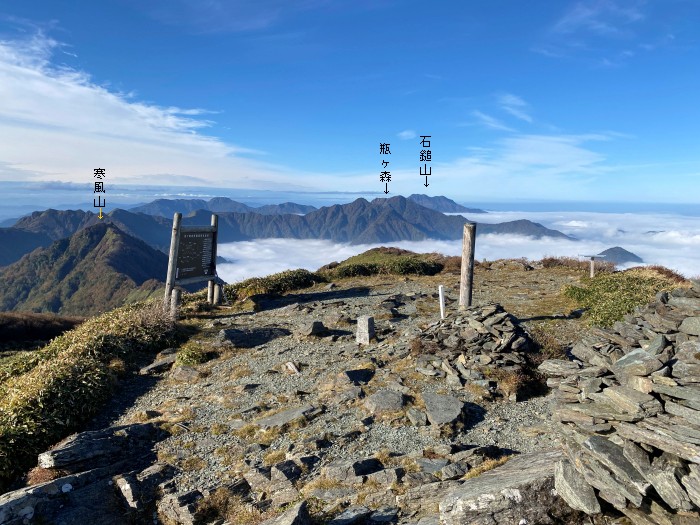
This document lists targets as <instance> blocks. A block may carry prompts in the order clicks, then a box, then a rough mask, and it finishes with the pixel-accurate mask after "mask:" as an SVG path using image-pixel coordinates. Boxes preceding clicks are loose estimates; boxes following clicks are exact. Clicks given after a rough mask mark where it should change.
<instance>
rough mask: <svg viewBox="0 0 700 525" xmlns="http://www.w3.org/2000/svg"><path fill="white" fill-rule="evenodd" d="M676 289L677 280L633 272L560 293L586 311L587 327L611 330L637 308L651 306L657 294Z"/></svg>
mask: <svg viewBox="0 0 700 525" xmlns="http://www.w3.org/2000/svg"><path fill="white" fill-rule="evenodd" d="M678 286H679V283H678V281H677V280H675V279H672V278H670V277H668V276H666V275H664V274H663V273H661V272H658V271H656V270H654V269H650V268H635V269H631V270H626V271H624V272H615V273H604V274H599V275H596V276H595V277H594V278H593V279H590V278H585V279H583V284H582V285H581V286H572V285H570V286H566V287H565V288H564V290H563V292H564V295H565V296H567V297H569V298H571V299H573V300H574V301H576V302H577V303H578V304H579V306H581V307H583V308H586V317H587V319H588V321H589V322H590V323H591V324H594V325H597V326H611V325H612V324H613V323H614V322H615V321H620V320H621V319H622V318H623V317H624V315H625V314H627V313H629V312H631V311H632V310H634V308H636V307H637V306H642V305H645V304H647V303H649V302H651V301H652V300H653V299H654V296H655V295H656V294H657V293H658V292H660V291H661V290H669V289H673V288H677V287H678Z"/></svg>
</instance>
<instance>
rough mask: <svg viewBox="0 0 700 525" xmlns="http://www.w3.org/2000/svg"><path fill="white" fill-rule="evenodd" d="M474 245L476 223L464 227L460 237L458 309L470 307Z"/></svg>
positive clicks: (469, 223)
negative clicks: (460, 270)
mask: <svg viewBox="0 0 700 525" xmlns="http://www.w3.org/2000/svg"><path fill="white" fill-rule="evenodd" d="M475 243H476V223H475V222H468V223H467V224H465V225H464V236H463V237H462V273H461V275H460V280H459V309H460V310H464V309H465V308H466V307H468V306H471V305H472V285H473V284H474V245H475Z"/></svg>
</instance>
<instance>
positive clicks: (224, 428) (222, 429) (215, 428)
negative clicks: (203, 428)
mask: <svg viewBox="0 0 700 525" xmlns="http://www.w3.org/2000/svg"><path fill="white" fill-rule="evenodd" d="M209 431H210V432H211V433H212V435H214V436H220V435H222V434H226V433H228V431H229V426H228V425H225V424H223V423H214V424H213V425H212V426H211V428H210V429H209Z"/></svg>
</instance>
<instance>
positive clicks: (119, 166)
mask: <svg viewBox="0 0 700 525" xmlns="http://www.w3.org/2000/svg"><path fill="white" fill-rule="evenodd" d="M62 47H63V45H62V44H61V43H60V42H57V41H56V40H54V39H52V38H50V37H48V36H46V35H45V34H44V33H43V32H42V31H40V30H38V31H33V32H31V33H27V34H25V36H24V38H22V39H18V40H0V100H1V101H2V104H0V136H2V137H3V140H2V141H0V159H1V160H2V164H0V177H1V178H2V179H4V180H17V179H18V178H20V179H23V180H56V179H61V180H65V181H73V182H78V181H81V180H82V179H83V178H84V177H86V174H89V173H91V172H92V169H93V168H94V167H95V166H100V167H105V168H106V169H107V170H108V173H111V174H113V176H115V177H121V178H123V179H124V180H132V181H139V180H140V181H141V182H142V183H158V182H159V181H158V180H156V179H155V178H154V177H155V174H162V173H168V174H170V175H168V177H167V178H165V179H164V180H161V181H160V182H161V183H167V184H170V183H174V184H184V183H193V182H195V181H197V182H203V183H208V184H212V183H214V184H219V185H222V184H221V182H222V181H221V176H222V174H227V176H226V183H227V184H231V185H238V186H239V187H259V184H260V183H258V182H257V180H260V181H275V184H278V185H279V184H287V185H288V187H291V186H292V185H289V181H290V180H293V181H294V183H293V186H294V187H295V188H297V189H301V188H305V187H306V188H310V187H313V186H314V185H315V184H316V185H317V182H315V179H314V178H313V177H312V176H310V175H309V176H306V175H307V174H303V173H293V172H292V170H290V169H288V168H286V167H283V166H276V165H273V164H269V163H263V162H261V161H259V160H257V159H253V158H249V157H248V156H250V155H259V154H261V153H262V152H260V151H257V150H255V149H254V148H247V147H243V146H238V145H234V144H229V143H226V142H224V141H222V140H220V139H219V138H217V137H215V136H211V135H207V134H206V130H207V128H208V127H210V126H211V124H212V122H211V121H210V120H208V119H207V118H206V117H208V116H209V115H212V114H215V113H216V112H215V111H212V110H208V109H204V108H179V107H162V106H158V105H155V104H150V103H145V102H141V101H138V100H135V97H133V96H131V95H128V94H124V93H119V92H115V91H111V90H109V89H108V88H106V87H103V86H99V85H97V84H95V83H94V82H93V81H92V79H91V78H90V76H89V75H88V74H87V73H85V72H83V71H79V70H76V69H71V68H68V67H66V66H60V67H57V66H55V65H54V64H53V62H52V59H53V56H54V54H55V53H56V52H57V51H58V50H60V49H62ZM37 144H40V145H41V148H37V146H36V145H37ZM230 174H237V175H234V176H231V175H230ZM18 175H19V176H18ZM224 185H225V184H224Z"/></svg>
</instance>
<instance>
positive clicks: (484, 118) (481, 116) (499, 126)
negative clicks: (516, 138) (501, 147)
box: [472, 110, 515, 131]
mask: <svg viewBox="0 0 700 525" xmlns="http://www.w3.org/2000/svg"><path fill="white" fill-rule="evenodd" d="M472 115H474V116H475V117H476V118H477V119H478V121H479V123H481V124H483V125H484V126H486V127H487V128H491V129H495V130H498V131H515V130H514V129H513V128H510V127H508V126H506V125H505V124H504V123H503V122H501V121H500V120H498V119H497V118H495V117H492V116H491V115H487V114H486V113H482V112H481V111H478V110H474V111H472Z"/></svg>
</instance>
